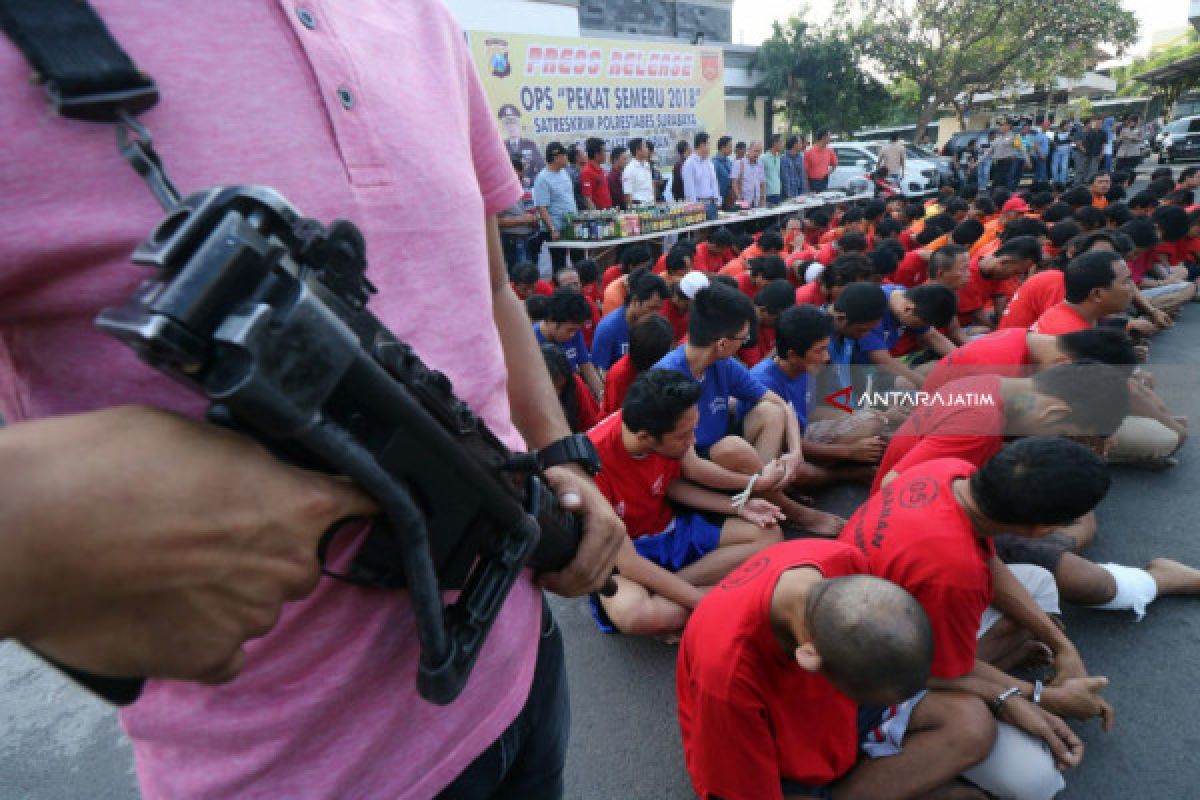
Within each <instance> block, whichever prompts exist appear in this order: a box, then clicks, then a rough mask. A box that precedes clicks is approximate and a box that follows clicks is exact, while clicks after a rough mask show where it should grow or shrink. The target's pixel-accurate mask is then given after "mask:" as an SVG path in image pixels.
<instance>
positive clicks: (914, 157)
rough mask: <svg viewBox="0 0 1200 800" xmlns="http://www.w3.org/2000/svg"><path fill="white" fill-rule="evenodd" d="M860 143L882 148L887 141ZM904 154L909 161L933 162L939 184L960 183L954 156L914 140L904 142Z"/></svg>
mask: <svg viewBox="0 0 1200 800" xmlns="http://www.w3.org/2000/svg"><path fill="white" fill-rule="evenodd" d="M858 144H865V145H870V146H871V147H872V148H882V147H883V146H884V145H885V144H887V142H886V141H884V140H882V139H863V140H861V141H860V142H858ZM904 156H905V158H906V159H907V160H908V162H909V163H912V162H913V161H927V162H929V163H931V164H933V166H934V168H935V169H937V173H938V185H939V186H942V185H946V186H958V185H959V183H960V181H959V175H958V169H957V168H956V167H955V164H954V159H953V158H950V157H948V156H941V155H938V154H937V152H936V151H934V149H933V148H931V147H922V146H921V145H918V144H913V143H912V142H905V143H904Z"/></svg>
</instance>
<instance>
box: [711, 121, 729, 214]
mask: <svg viewBox="0 0 1200 800" xmlns="http://www.w3.org/2000/svg"><path fill="white" fill-rule="evenodd" d="M732 152H733V137H731V136H722V137H721V138H720V139H717V154H716V155H715V156H713V159H712V162H713V171H714V172H716V175H717V189H718V192H717V197H719V198H720V206H721V208H727V207H728V206H729V199H730V190H731V189H732V188H733V162H732V161H730V159H729V154H730V153H732Z"/></svg>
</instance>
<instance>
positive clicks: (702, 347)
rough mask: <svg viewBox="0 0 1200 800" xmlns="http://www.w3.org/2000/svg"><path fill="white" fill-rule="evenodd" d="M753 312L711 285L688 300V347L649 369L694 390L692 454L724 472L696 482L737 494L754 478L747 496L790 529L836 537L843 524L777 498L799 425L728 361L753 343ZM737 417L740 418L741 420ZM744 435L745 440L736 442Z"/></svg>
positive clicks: (792, 473)
mask: <svg viewBox="0 0 1200 800" xmlns="http://www.w3.org/2000/svg"><path fill="white" fill-rule="evenodd" d="M757 320H758V312H757V311H756V310H755V308H754V304H753V303H752V302H750V298H748V297H746V296H745V295H744V294H742V293H741V292H740V291H738V290H736V289H733V288H730V287H728V286H725V285H724V284H721V283H713V284H712V285H710V286H709V287H708V288H705V289H701V290H700V291H698V292H697V293H696V295H695V297H693V298H692V305H691V311H690V313H689V316H688V340H687V342H685V343H684V344H682V345H680V346H679V347H677V348H675V349H674V350H672V351H671V352H670V353H668V354H667V355H666V356H665V357H664V358H663V359H662V360H661V361H659V362H658V364H657V365H656V366H657V367H659V368H661V369H670V370H674V371H676V372H679V373H682V374H684V375H687V376H688V377H689V378H691V379H692V380H693V381H696V382H697V383H699V384H700V401H699V411H700V418H699V421H698V422H697V425H696V452H697V453H699V454H700V455H701V456H703V457H705V458H706V459H709V460H710V461H711V462H712V464H713V466H714V469H719V470H721V471H722V472H725V473H728V474H727V475H725V476H724V477H720V476H713V478H712V479H706V480H704V481H703V482H704V483H705V484H706V485H708V486H713V487H714V488H717V487H719V488H728V489H744V488H745V487H746V485H747V483H748V482H749V480H750V476H752V475H759V476H760V477H759V478H757V479H756V480H755V482H754V486H753V487H752V488H753V493H754V494H756V495H760V496H762V497H765V498H766V499H768V500H770V501H771V502H772V503H774V504H775V505H777V506H779V508H780V509H781V510H782V511H783V513H784V514H785V515H787V518H788V521H789V522H790V523H791V524H792V525H793V526H796V527H800V528H804V529H806V530H809V531H812V532H814V533H819V534H824V535H835V534H836V533H837V531H839V530H840V529H841V526H842V524H843V523H844V520H842V519H841V518H840V517H837V516H834V515H832V514H826V513H825V512H821V511H816V510H814V509H811V508H808V507H807V506H804V505H801V504H800V503H797V502H796V501H794V500H793V499H792V498H790V497H788V496H787V495H786V494H785V493H784V491H783V490H784V489H786V488H789V487H790V486H792V484H793V481H795V480H796V477H797V469H798V467H799V465H800V464H802V463H803V461H804V453H803V450H802V448H801V434H800V425H799V421H798V420H797V418H796V415H795V414H793V413H792V412H791V409H790V408H789V407H788V406H787V404H786V402H785V401H784V400H783V398H781V397H780V396H779V395H778V394H776V393H775V392H773V391H770V390H769V389H767V388H766V387H765V386H763V385H762V383H760V382H759V381H758V380H757V379H756V378H755V377H754V376H753V375H751V374H750V372H749V370H747V369H746V368H745V367H744V366H742V364H741V363H739V362H738V361H736V360H735V359H734V358H733V356H734V354H736V353H737V351H738V350H740V349H741V348H742V347H743V346H745V345H746V343H747V342H749V341H750V340H751V339H752V333H751V331H752V326H753V325H755V324H756V323H757ZM731 400H736V401H737V404H738V414H737V415H736V416H741V418H742V420H743V427H742V434H743V435H738V434H736V433H733V432H731V424H730V423H731V420H736V416H732V417H731V413H730V412H731V408H730V401H731ZM743 411H744V416H743ZM743 436H744V438H743Z"/></svg>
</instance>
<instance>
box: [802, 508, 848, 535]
mask: <svg viewBox="0 0 1200 800" xmlns="http://www.w3.org/2000/svg"><path fill="white" fill-rule="evenodd" d="M845 524H846V520H844V519H842V518H841V517H839V516H838V515H837V514H830V513H829V512H827V511H818V510H817V509H815V508H806V507H804V506H800V507H799V509H798V510H796V511H795V512H794V513H793V514H789V515H788V525H789V527H792V528H799V529H801V530H803V531H808V532H809V533H815V534H817V535H818V536H829V537H833V536H837V535H838V534H839V533H841V532H842V527H843V526H844V525H845Z"/></svg>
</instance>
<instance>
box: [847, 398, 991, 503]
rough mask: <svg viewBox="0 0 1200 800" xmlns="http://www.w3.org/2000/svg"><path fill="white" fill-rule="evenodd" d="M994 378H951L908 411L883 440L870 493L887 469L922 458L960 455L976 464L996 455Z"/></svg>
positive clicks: (877, 488) (911, 464)
mask: <svg viewBox="0 0 1200 800" xmlns="http://www.w3.org/2000/svg"><path fill="white" fill-rule="evenodd" d="M1000 380H1001V378H1000V377H999V376H996V375H976V376H974V377H969V378H962V379H960V380H956V381H951V382H950V383H948V384H946V385H945V386H943V387H942V388H941V390H940V391H938V392H937V393H936V395H935V397H934V398H933V399H931V400H930V401H929V402H928V403H927V404H925V405H922V406H921V407H920V408H918V409H916V410H915V411H913V413H912V414H910V415H909V417H908V419H906V420H905V421H904V424H903V425H901V426H900V428H899V430H897V431H896V433H895V435H894V436H892V439H891V441H890V442H889V443H888V448H887V450H886V451H885V452H884V454H883V459H882V460H881V461H880V462H879V470H878V471H877V472H876V473H875V482H874V483H872V484H871V491H872V492H877V491H879V486H880V484H881V483H882V482H883V479H884V477H886V476H887V474H888V473H889V472H892V471H896V472H903V471H904V470H905V469H906V468H908V467H910V466H913V465H915V464H920V463H922V462H924V461H930V460H932V459H935V458H961V459H962V460H964V461H970V462H971V463H972V464H974V465H976V466H981V465H982V464H983V462H985V461H987V460H988V459H989V458H991V457H992V456H994V455H996V453H997V452H998V451H999V450H1000V447H1001V445H1003V444H1004V398H1003V397H1002V396H1001V395H1000ZM979 398H989V400H988V401H987V402H984V401H983V400H982V399H979ZM989 403H990V404H989Z"/></svg>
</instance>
